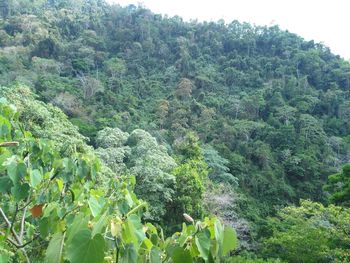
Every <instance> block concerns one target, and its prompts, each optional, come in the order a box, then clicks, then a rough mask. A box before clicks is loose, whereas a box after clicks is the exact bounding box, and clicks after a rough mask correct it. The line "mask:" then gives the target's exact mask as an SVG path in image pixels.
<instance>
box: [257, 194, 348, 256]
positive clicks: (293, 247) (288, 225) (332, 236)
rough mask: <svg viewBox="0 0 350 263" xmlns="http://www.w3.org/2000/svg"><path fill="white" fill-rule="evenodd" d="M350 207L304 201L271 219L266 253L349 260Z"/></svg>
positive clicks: (265, 242)
mask: <svg viewBox="0 0 350 263" xmlns="http://www.w3.org/2000/svg"><path fill="white" fill-rule="evenodd" d="M349 220H350V210H349V209H344V208H342V207H338V206H334V205H330V206H329V207H324V206H323V205H322V204H320V203H314V202H311V201H305V200H304V201H301V203H300V207H294V206H290V207H286V208H284V209H282V210H280V211H279V212H278V217H276V218H271V219H270V220H269V224H270V227H271V232H272V235H271V237H269V238H267V239H266V240H265V241H264V245H265V248H264V251H265V255H268V256H270V257H279V258H281V259H284V260H287V261H288V262H348V261H349V257H350V255H349V251H348V246H349V242H350V239H349V235H348V233H349V229H350V225H349V222H350V221H349Z"/></svg>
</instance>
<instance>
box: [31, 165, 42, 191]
mask: <svg viewBox="0 0 350 263" xmlns="http://www.w3.org/2000/svg"><path fill="white" fill-rule="evenodd" d="M42 180H43V176H42V174H41V172H40V171H39V170H37V169H35V170H33V171H32V172H31V173H30V184H31V185H32V187H36V186H37V185H39V184H40V183H41V181H42Z"/></svg>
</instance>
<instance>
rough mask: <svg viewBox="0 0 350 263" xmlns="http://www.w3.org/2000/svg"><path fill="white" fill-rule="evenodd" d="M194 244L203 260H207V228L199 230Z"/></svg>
mask: <svg viewBox="0 0 350 263" xmlns="http://www.w3.org/2000/svg"><path fill="white" fill-rule="evenodd" d="M195 241H196V245H197V248H198V250H199V253H200V256H201V257H202V258H203V259H204V260H208V255H209V251H210V233H209V231H208V230H206V231H204V232H200V233H198V234H197V235H196V237H195Z"/></svg>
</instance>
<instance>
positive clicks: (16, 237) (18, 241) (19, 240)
mask: <svg viewBox="0 0 350 263" xmlns="http://www.w3.org/2000/svg"><path fill="white" fill-rule="evenodd" d="M0 215H1V217H2V218H3V219H4V221H5V222H6V224H7V225H8V227H9V228H10V230H11V233H12V235H13V236H14V237H15V239H16V241H17V246H16V244H15V242H13V240H11V239H8V238H7V240H8V241H9V242H11V241H12V242H11V243H12V244H13V245H15V246H16V247H18V246H23V244H22V242H21V239H20V238H19V236H18V235H17V233H16V231H15V230H14V229H13V227H12V224H11V222H10V220H9V219H8V218H7V216H6V214H5V212H4V211H3V210H2V208H1V207H0ZM20 250H21V251H22V253H23V255H24V256H25V258H26V262H27V263H29V262H30V259H29V257H28V254H27V252H26V251H25V250H24V248H23V247H22V248H20Z"/></svg>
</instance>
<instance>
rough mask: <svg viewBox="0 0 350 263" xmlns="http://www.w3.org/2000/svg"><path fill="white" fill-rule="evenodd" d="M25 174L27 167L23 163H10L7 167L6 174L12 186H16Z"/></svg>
mask: <svg viewBox="0 0 350 263" xmlns="http://www.w3.org/2000/svg"><path fill="white" fill-rule="evenodd" d="M26 173H27V167H26V165H25V164H24V163H16V162H15V161H12V162H10V163H9V164H8V165H7V174H8V176H9V177H10V179H11V180H12V182H13V183H14V184H17V183H18V182H19V181H20V180H21V179H22V178H23V177H24V176H25V175H26Z"/></svg>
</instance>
